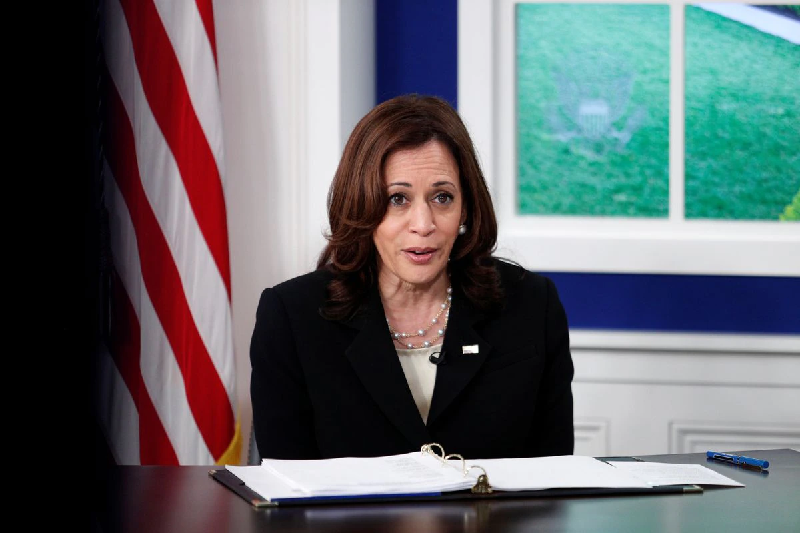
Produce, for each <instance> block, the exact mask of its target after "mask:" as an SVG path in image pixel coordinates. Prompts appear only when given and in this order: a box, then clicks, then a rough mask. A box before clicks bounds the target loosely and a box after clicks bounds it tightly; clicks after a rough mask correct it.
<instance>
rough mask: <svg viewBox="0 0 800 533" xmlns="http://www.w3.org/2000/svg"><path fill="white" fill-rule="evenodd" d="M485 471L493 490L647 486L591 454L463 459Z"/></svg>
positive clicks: (647, 486)
mask: <svg viewBox="0 0 800 533" xmlns="http://www.w3.org/2000/svg"><path fill="white" fill-rule="evenodd" d="M467 464H468V465H472V464H476V465H480V466H481V467H483V469H484V470H486V474H487V476H488V477H489V483H490V484H491V485H492V487H494V488H495V489H497V490H539V489H557V488H595V487H602V488H649V487H650V486H649V485H647V484H646V483H645V482H644V481H642V480H641V479H639V478H638V477H635V476H633V475H631V474H628V473H627V472H625V471H623V470H619V469H617V468H614V467H613V466H611V465H609V464H608V463H604V462H603V461H599V460H597V459H595V458H593V457H584V456H580V455H563V456H556V457H532V458H522V459H478V460H475V461H467Z"/></svg>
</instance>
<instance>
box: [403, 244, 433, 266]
mask: <svg viewBox="0 0 800 533" xmlns="http://www.w3.org/2000/svg"><path fill="white" fill-rule="evenodd" d="M403 252H404V253H405V254H406V257H408V258H409V259H410V260H411V261H413V262H414V263H418V264H419V263H426V262H428V261H429V260H430V259H431V258H432V257H433V254H434V253H435V252H436V248H406V249H404V250H403Z"/></svg>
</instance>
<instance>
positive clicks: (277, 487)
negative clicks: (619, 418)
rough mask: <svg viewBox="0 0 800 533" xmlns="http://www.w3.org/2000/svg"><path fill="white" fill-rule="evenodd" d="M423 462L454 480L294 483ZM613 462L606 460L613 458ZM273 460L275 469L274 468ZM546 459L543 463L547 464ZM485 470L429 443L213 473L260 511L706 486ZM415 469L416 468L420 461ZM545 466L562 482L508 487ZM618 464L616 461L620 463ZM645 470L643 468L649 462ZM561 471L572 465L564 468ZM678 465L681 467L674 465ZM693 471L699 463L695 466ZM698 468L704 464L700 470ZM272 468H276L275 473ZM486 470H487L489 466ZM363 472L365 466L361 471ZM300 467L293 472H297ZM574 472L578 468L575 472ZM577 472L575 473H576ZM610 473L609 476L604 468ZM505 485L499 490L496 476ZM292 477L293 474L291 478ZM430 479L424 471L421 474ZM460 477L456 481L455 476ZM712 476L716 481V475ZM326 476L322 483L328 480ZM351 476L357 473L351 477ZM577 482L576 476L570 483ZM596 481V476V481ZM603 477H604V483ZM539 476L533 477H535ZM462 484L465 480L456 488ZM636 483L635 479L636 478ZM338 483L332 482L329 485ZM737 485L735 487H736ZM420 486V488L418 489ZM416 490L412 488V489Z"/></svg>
mask: <svg viewBox="0 0 800 533" xmlns="http://www.w3.org/2000/svg"><path fill="white" fill-rule="evenodd" d="M406 459H408V460H414V461H419V464H420V465H421V466H420V467H419V468H420V469H425V468H432V466H431V465H434V464H435V465H438V467H440V468H442V469H445V470H443V472H445V473H446V476H443V479H444V477H446V478H447V479H448V481H447V482H446V483H445V482H444V481H443V482H442V484H441V485H431V486H428V485H425V486H424V487H425V488H422V489H419V488H416V487H418V486H417V485H413V484H412V485H404V484H402V483H401V484H397V485H393V484H391V483H389V484H387V485H381V486H380V487H379V488H376V487H378V486H376V485H369V484H368V481H365V484H364V485H363V486H358V485H353V484H351V485H347V480H346V479H344V478H346V477H352V478H354V479H355V478H358V477H359V476H357V475H353V476H342V478H343V479H342V481H341V484H338V483H336V482H335V481H330V479H331V478H330V477H328V478H327V479H328V483H329V485H328V486H327V487H325V486H319V487H317V489H318V490H307V491H303V490H299V489H298V487H299V486H300V485H299V484H298V485H293V482H296V481H298V480H299V481H300V482H302V478H303V477H304V476H303V475H297V476H295V477H293V476H294V474H297V473H302V474H308V476H306V477H309V478H313V477H314V476H313V474H315V473H316V472H315V470H320V471H321V470H323V468H327V467H329V466H331V465H334V462H335V461H344V463H342V464H345V465H346V464H351V463H347V461H353V463H352V464H355V465H364V466H363V473H364V476H365V479H366V477H369V475H370V474H371V473H374V471H379V470H380V467H381V466H382V462H383V463H386V462H388V461H392V462H393V464H398V462H399V461H402V460H406ZM607 459H608V458H607ZM621 460H622V461H624V460H627V461H639V460H638V459H635V458H614V461H615V462H616V461H621ZM270 461H272V463H270ZM542 461H544V463H542ZM481 463H482V464H483V466H481V465H478V464H473V463H468V462H467V461H466V460H465V459H464V458H463V457H462V456H460V455H458V454H452V455H447V454H445V452H444V449H443V448H442V447H441V446H440V445H438V444H435V443H434V444H426V445H424V446H422V449H421V450H420V452H415V453H414V454H405V455H399V456H390V457H383V458H342V459H340V460H336V459H328V460H316V461H315V460H309V461H277V460H264V462H263V463H262V466H250V467H231V466H228V467H226V468H225V469H214V470H211V471H210V472H209V475H210V476H211V477H212V478H214V479H215V480H216V481H218V482H219V483H221V484H223V485H224V486H226V487H227V488H229V489H230V490H232V491H233V492H235V493H236V494H238V495H239V496H240V497H241V498H243V499H244V500H246V501H247V502H248V503H250V504H251V505H253V506H254V507H278V506H280V507H282V506H293V505H303V506H305V505H324V504H328V505H330V504H342V503H350V504H352V503H376V502H382V503H387V502H409V501H414V502H421V501H447V500H471V499H497V498H549V497H564V496H613V495H630V494H637V495H640V494H664V493H702V491H703V488H702V486H701V485H700V484H693V483H685V484H668V485H656V486H650V485H647V484H645V483H644V482H642V481H641V480H638V481H639V482H635V481H626V478H625V474H624V473H623V472H624V471H622V470H620V471H619V472H615V471H616V470H617V469H616V468H615V467H613V466H612V464H611V462H610V461H609V460H602V459H594V458H591V457H581V456H562V457H550V458H519V459H492V460H484V461H481ZM415 464H416V463H415ZM542 464H545V465H546V468H549V471H550V475H552V476H555V477H554V478H552V479H556V478H558V479H560V480H561V481H559V482H555V483H554V482H552V481H547V480H545V481H541V482H538V483H537V481H535V480H530V483H528V482H522V484H520V482H519V480H517V481H516V482H514V481H509V477H508V475H507V472H509V471H520V472H523V473H524V472H526V469H528V470H530V469H531V468H534V467H538V465H542ZM615 464H618V463H615ZM643 464H644V463H643ZM558 465H566V466H564V467H563V468H562V467H560V466H558ZM675 466H680V465H675ZM692 466H695V465H692ZM697 466H698V468H702V467H699V465H697ZM273 467H274V468H273ZM484 467H485V468H484ZM357 468H362V466H358V467H357ZM293 469H294V470H293ZM570 469H573V470H572V471H570ZM576 469H577V470H576ZM581 469H587V470H592V469H596V472H587V473H586V475H585V476H581V475H578V477H575V476H576V474H575V472H581V471H582V470H581ZM604 469H605V470H604ZM493 471H494V473H495V477H496V478H497V479H498V481H499V483H498V485H497V486H495V485H493V481H492V479H493V477H492V472H493ZM293 473H294V474H293ZM423 473H424V472H423ZM453 473H455V475H454V474H453ZM711 473H712V474H715V475H718V474H716V473H714V472H713V471H711ZM323 474H324V472H323V473H322V474H320V476H321V477H322V478H324V477H325V476H324V475H323ZM351 474H352V472H351ZM570 476H572V477H570ZM592 476H594V477H592ZM598 476H599V477H598ZM603 476H605V477H603ZM718 476H719V478H720V481H719V483H717V482H716V481H713V482H712V484H719V485H732V484H729V483H727V482H726V481H732V480H729V479H727V478H724V476H721V475H718ZM534 477H535V476H534ZM456 478H458V479H461V482H451V481H452V480H455V479H456ZM631 479H632V478H631ZM330 483H332V484H330ZM733 483H735V482H733ZM420 486H421V485H420ZM406 487H410V488H406Z"/></svg>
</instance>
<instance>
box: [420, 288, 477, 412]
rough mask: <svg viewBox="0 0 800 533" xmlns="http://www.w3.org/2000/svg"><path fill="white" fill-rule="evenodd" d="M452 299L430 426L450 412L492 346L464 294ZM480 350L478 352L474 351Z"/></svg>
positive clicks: (475, 311) (432, 401)
mask: <svg viewBox="0 0 800 533" xmlns="http://www.w3.org/2000/svg"><path fill="white" fill-rule="evenodd" d="M459 296H460V297H459V298H458V299H457V297H456V296H455V295H454V297H453V305H452V307H451V308H450V319H449V321H448V324H447V333H446V334H445V337H444V343H443V345H442V348H443V352H444V357H445V361H444V363H443V364H441V365H439V368H438V370H437V371H436V386H435V387H434V389H433V399H432V400H431V410H430V413H429V414H428V427H430V426H431V424H433V423H434V422H436V419H437V418H438V417H439V416H440V415H441V414H442V413H443V412H444V411H445V410H446V409H447V407H448V406H449V405H450V404H451V403H452V402H453V400H455V399H456V398H457V397H458V395H459V394H460V393H461V391H462V390H463V389H464V387H466V386H467V384H468V383H469V382H470V381H471V380H472V378H473V377H474V376H475V374H476V373H477V372H478V370H479V369H480V367H481V365H483V362H484V361H485V360H486V357H487V356H488V355H489V352H490V351H491V350H492V347H491V345H490V344H489V343H487V342H486V341H485V340H483V338H481V336H480V335H478V333H477V332H476V331H475V329H474V328H473V325H474V324H475V323H476V322H478V321H479V320H480V319H482V318H483V314H482V313H481V312H480V311H478V310H477V309H475V308H474V307H473V306H472V304H471V303H470V302H469V300H467V299H466V297H465V296H464V295H463V294H460V295H459ZM475 347H477V349H476V348H475Z"/></svg>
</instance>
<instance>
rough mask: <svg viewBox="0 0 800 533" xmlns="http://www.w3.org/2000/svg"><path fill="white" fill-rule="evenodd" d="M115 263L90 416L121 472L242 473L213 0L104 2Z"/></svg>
mask: <svg viewBox="0 0 800 533" xmlns="http://www.w3.org/2000/svg"><path fill="white" fill-rule="evenodd" d="M103 18H104V24H103V29H102V31H103V47H104V53H105V63H106V67H107V73H108V79H109V83H108V84H107V85H108V89H109V90H108V94H107V96H106V99H105V107H106V110H107V112H108V116H107V120H106V127H105V130H106V131H105V144H104V146H105V155H106V161H105V163H106V165H105V176H106V183H105V197H106V204H107V207H108V212H109V218H110V221H109V222H110V229H111V244H112V255H113V258H114V269H115V272H116V277H115V278H114V284H113V285H114V287H113V289H112V298H113V305H112V316H111V333H112V335H111V342H110V345H109V346H108V347H107V348H108V350H107V352H106V353H107V357H105V358H104V359H103V361H102V363H101V369H100V371H101V378H102V379H100V380H99V381H100V383H101V384H102V388H101V390H99V393H100V395H101V398H100V401H101V403H100V418H101V423H102V425H103V428H104V430H105V432H106V436H107V439H108V442H109V446H110V449H111V452H112V454H113V455H114V456H115V459H116V460H117V462H118V463H120V464H213V463H234V464H235V463H238V461H239V453H240V447H241V446H240V444H241V443H240V431H239V427H238V421H237V416H236V414H235V413H236V389H235V368H234V357H233V342H232V337H231V335H232V328H231V304H230V293H231V291H230V287H231V280H230V261H229V253H228V232H227V215H226V209H225V196H224V182H223V176H224V172H223V169H224V157H223V147H222V116H221V112H220V98H219V85H218V81H217V66H216V50H215V41H214V30H213V27H214V22H213V12H212V1H211V0H107V1H106V2H105V3H104V17H103Z"/></svg>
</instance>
